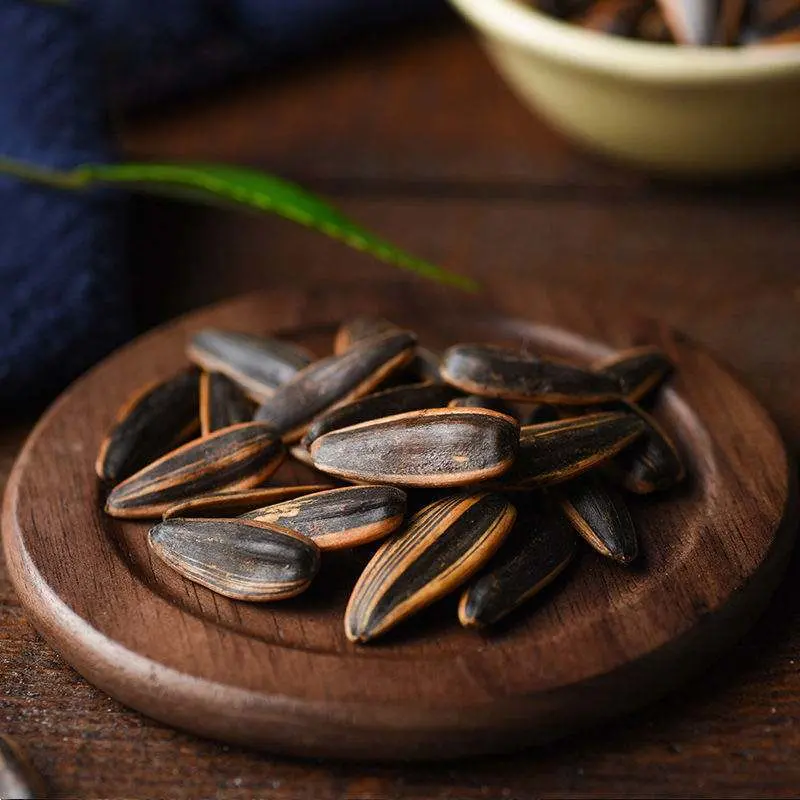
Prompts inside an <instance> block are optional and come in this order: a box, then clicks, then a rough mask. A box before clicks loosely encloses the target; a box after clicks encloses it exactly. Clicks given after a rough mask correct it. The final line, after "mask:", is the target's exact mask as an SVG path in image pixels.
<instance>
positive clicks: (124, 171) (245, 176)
mask: <svg viewBox="0 0 800 800" xmlns="http://www.w3.org/2000/svg"><path fill="white" fill-rule="evenodd" d="M77 172H78V173H79V174H80V176H81V177H80V179H79V180H80V182H81V183H83V181H84V180H85V181H87V182H88V183H96V182H101V183H106V184H114V185H120V184H122V185H126V186H130V187H131V188H132V189H139V190H142V191H145V192H147V193H151V194H163V195H168V196H175V197H188V198H190V199H194V200H198V201H200V202H204V203H209V204H220V203H222V204H228V205H230V204H233V205H236V206H242V207H246V208H251V209H255V210H257V211H270V212H273V213H275V214H280V215H281V216H283V217H286V218H287V219H290V220H293V221H294V222H297V223H299V224H300V225H304V226H306V227H307V228H313V229H315V230H318V231H320V232H322V233H324V234H326V235H327V236H330V237H332V238H334V239H339V240H340V241H342V242H344V243H345V244H347V245H349V246H350V247H353V248H355V249H356V250H363V251H365V252H367V253H370V254H371V255H373V256H375V257H376V258H379V259H381V260H382V261H386V262H388V263H390V264H394V265H395V266H398V267H403V268H404V269H408V270H411V271H413V272H416V273H418V274H420V275H423V276H424V277H426V278H430V279H432V280H436V281H439V282H440V283H445V284H450V285H452V286H458V287H459V288H461V289H465V290H467V291H472V292H474V291H476V290H477V288H478V286H477V283H476V282H475V281H473V280H472V279H470V278H467V277H466V276H464V275H458V274H457V273H454V272H449V271H448V270H445V269H442V268H441V267H437V266H435V265H434V264H431V263H429V262H427V261H424V260H423V259H420V258H416V257H415V256H412V255H409V254H408V253H406V252H404V251H403V250H401V249H399V248H398V247H395V246H394V245H393V244H391V243H390V242H387V241H386V240H385V239H382V238H381V237H379V236H376V235H375V234H373V233H371V232H370V231H368V230H366V229H365V228H363V227H361V226H360V225H358V224H356V223H355V222H353V221H352V220H349V219H347V217H345V216H343V215H342V214H340V213H339V212H338V211H337V210H336V209H335V208H333V207H331V206H330V205H328V204H327V203H325V202H324V201H323V200H321V199H320V198H318V197H316V196H314V195H313V194H310V193H309V192H307V191H305V190H304V189H302V188H300V187H299V186H297V185H295V184H293V183H289V182H288V181H284V180H281V179H280V178H276V177H274V176H272V175H268V174H265V173H263V172H257V171H255V170H251V169H245V168H242V167H232V166H226V165H222V164H94V165H87V166H84V167H79V168H78V170H77Z"/></svg>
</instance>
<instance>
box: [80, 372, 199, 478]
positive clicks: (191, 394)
mask: <svg viewBox="0 0 800 800" xmlns="http://www.w3.org/2000/svg"><path fill="white" fill-rule="evenodd" d="M198 381H199V375H198V373H197V370H194V369H191V370H183V371H182V372H179V373H178V374H177V375H175V376H174V377H172V378H170V379H169V380H166V381H158V382H156V383H151V384H148V385H147V386H145V387H144V388H143V389H140V390H138V391H137V392H136V393H135V394H134V395H133V396H132V397H130V398H129V399H128V400H127V401H126V402H125V404H124V405H123V406H122V407H121V408H120V409H119V411H118V412H117V416H116V419H115V420H114V424H113V425H112V427H111V429H110V430H109V432H108V434H107V435H106V437H105V439H104V440H103V442H102V444H101V445H100V451H99V453H98V454H97V460H96V461H95V472H96V473H97V477H98V478H100V480H102V481H106V482H107V483H109V484H115V483H119V482H120V481H121V480H124V479H125V478H127V477H129V476H131V475H133V473H134V472H138V471H139V470H140V469H141V468H142V467H144V466H146V465H147V464H149V463H150V462H151V461H154V460H155V459H156V458H159V456H162V455H163V454H164V453H166V452H167V451H169V450H171V449H172V448H174V447H177V446H178V445H179V444H182V443H183V442H185V441H187V440H188V439H191V438H192V436H195V435H197V431H198V428H199V424H200V423H199V419H198V400H197V396H198Z"/></svg>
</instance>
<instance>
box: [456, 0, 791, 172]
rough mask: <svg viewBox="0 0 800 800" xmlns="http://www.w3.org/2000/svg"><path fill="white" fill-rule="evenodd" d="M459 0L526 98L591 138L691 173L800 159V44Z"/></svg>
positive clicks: (608, 149) (618, 153)
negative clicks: (744, 41) (591, 24)
mask: <svg viewBox="0 0 800 800" xmlns="http://www.w3.org/2000/svg"><path fill="white" fill-rule="evenodd" d="M450 2H451V3H452V4H453V5H454V6H455V7H456V8H457V9H458V10H459V11H460V12H461V13H462V14H463V15H464V16H465V17H466V18H467V19H468V20H469V21H470V22H471V23H472V24H473V25H474V26H475V27H476V28H477V29H478V30H479V31H480V33H481V34H482V36H483V40H484V43H485V47H486V50H487V52H488V54H489V56H490V57H491V59H492V61H493V62H494V63H495V65H496V67H497V69H498V70H499V71H500V73H501V74H502V75H504V76H505V78H506V79H507V80H508V82H509V84H510V85H511V86H512V87H513V88H514V89H515V90H516V91H517V92H518V94H519V95H520V96H521V97H522V99H523V100H524V101H526V102H527V103H528V104H530V105H531V106H532V107H534V108H536V109H537V110H538V111H539V112H540V113H541V115H542V116H543V117H546V118H547V119H548V120H549V121H550V122H551V123H552V124H553V125H554V126H555V127H556V128H558V129H560V130H562V131H563V132H564V133H566V134H567V135H569V136H571V137H572V138H574V139H575V140H577V141H578V142H581V143H582V144H584V145H586V146H588V147H590V148H593V149H595V150H598V151H600V152H602V153H605V154H607V155H610V156H613V157H616V158H621V159H624V160H627V161H631V162H634V163H636V164H638V165H640V166H644V167H647V168H648V169H651V170H656V171H659V172H671V173H678V174H684V175H688V174H695V175H702V174H717V175H721V174H736V173H746V172H752V171H760V170H766V169H773V168H776V167H780V166H785V165H789V164H798V163H800V44H786V45H774V46H761V47H746V48H711V47H708V48H689V47H676V46H672V45H659V44H650V43H647V42H638V41H632V40H628V39H623V38H620V37H614V36H607V35H604V34H597V33H593V32H591V31H586V30H584V29H582V28H580V27H578V26H575V25H571V24H569V23H564V22H559V21H558V20H555V19H552V18H550V17H548V16H546V15H544V14H541V13H539V12H537V11H534V10H532V9H531V8H530V7H527V6H525V5H523V4H522V3H520V2H517V1H516V0H450Z"/></svg>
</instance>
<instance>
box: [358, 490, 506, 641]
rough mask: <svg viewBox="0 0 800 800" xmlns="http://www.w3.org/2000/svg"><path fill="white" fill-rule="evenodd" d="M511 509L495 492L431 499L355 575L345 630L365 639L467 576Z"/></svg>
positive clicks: (490, 548) (502, 531) (488, 551)
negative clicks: (360, 571)
mask: <svg viewBox="0 0 800 800" xmlns="http://www.w3.org/2000/svg"><path fill="white" fill-rule="evenodd" d="M515 517H516V511H515V509H514V506H512V505H511V504H510V503H509V502H508V501H507V500H506V499H505V498H503V497H502V496H501V495H497V494H488V493H485V492H484V493H480V494H472V495H469V494H458V495H455V496H452V497H447V498H444V499H443V500H437V501H436V502H434V503H431V504H430V505H428V506H426V507H425V508H423V509H422V510H421V511H419V512H418V513H417V514H415V515H414V517H412V519H411V521H410V522H409V523H408V526H407V527H406V528H405V529H403V530H402V531H401V532H400V533H399V534H397V535H395V536H393V537H392V538H391V539H390V540H389V541H387V542H386V543H385V544H383V545H382V546H381V547H380V549H379V550H378V551H377V552H376V553H375V555H374V556H373V558H372V559H371V560H370V562H369V563H368V564H367V566H366V567H365V569H364V572H363V573H362V574H361V577H360V578H359V579H358V583H356V586H355V588H354V589H353V593H352V595H351V596H350V601H349V602H348V604H347V611H346V612H345V634H346V635H347V638H348V639H350V641H352V642H367V641H369V640H371V639H374V638H375V637H376V636H378V635H379V634H382V633H384V632H385V631H387V630H389V628H391V627H393V626H394V625H396V624H397V623H398V622H400V621H401V620H403V619H406V618H407V617H409V616H411V615H412V614H414V613H415V612H417V611H419V610H420V609H422V608H424V607H426V606H428V605H429V604H430V603H432V602H434V601H435V600H438V599H439V598H440V597H443V596H444V595H446V594H448V593H449V592H451V591H452V590H453V589H455V588H457V587H458V586H459V585H460V584H462V583H463V582H464V581H466V580H468V579H469V578H470V577H471V576H472V575H473V574H474V573H475V572H476V571H477V570H478V569H479V568H480V567H481V565H482V564H483V563H485V561H486V560H487V559H488V558H490V557H491V555H492V554H493V553H494V552H495V551H496V550H497V548H498V547H499V546H500V543H501V542H502V540H503V538H504V537H505V535H506V534H507V533H508V531H509V530H510V528H511V526H512V525H513V523H514V519H515Z"/></svg>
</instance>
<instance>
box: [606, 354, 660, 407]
mask: <svg viewBox="0 0 800 800" xmlns="http://www.w3.org/2000/svg"><path fill="white" fill-rule="evenodd" d="M592 366H593V368H594V369H596V370H597V371H598V372H602V373H604V374H605V375H608V376H609V377H611V378H613V379H614V380H616V381H618V383H619V388H620V391H621V393H622V394H623V395H624V396H625V398H626V399H627V400H631V401H634V402H636V401H638V400H641V399H642V398H643V397H644V396H645V395H647V394H649V393H650V392H651V391H653V389H655V388H656V387H657V386H658V385H659V384H660V383H661V382H662V381H663V380H664V378H666V377H667V375H669V374H670V372H672V369H673V367H672V362H671V361H670V360H669V358H668V357H667V355H666V353H664V351H663V350H660V349H659V348H658V347H634V348H631V349H630V350H622V351H620V352H619V353H615V354H614V355H613V356H611V357H610V358H606V359H603V360H601V361H598V362H597V363H595V364H593V365H592Z"/></svg>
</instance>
